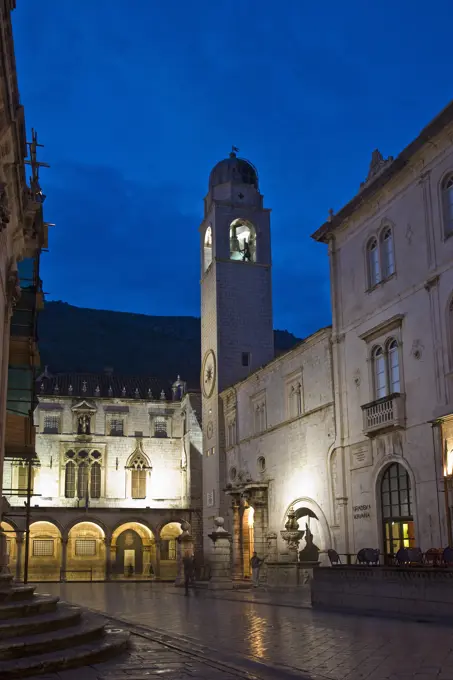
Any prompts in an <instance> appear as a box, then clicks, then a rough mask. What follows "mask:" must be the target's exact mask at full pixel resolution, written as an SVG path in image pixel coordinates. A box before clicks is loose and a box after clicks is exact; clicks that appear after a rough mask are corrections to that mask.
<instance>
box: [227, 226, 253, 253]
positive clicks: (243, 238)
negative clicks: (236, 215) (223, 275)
mask: <svg viewBox="0 0 453 680" xmlns="http://www.w3.org/2000/svg"><path fill="white" fill-rule="evenodd" d="M230 259H231V260H240V261H242V262H256V230H255V227H254V226H253V224H252V223H251V222H248V221H247V220H240V219H239V220H234V221H233V222H232V223H231V224H230Z"/></svg>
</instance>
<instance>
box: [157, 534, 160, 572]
mask: <svg viewBox="0 0 453 680" xmlns="http://www.w3.org/2000/svg"><path fill="white" fill-rule="evenodd" d="M159 579H160V538H156V581H158V580H159Z"/></svg>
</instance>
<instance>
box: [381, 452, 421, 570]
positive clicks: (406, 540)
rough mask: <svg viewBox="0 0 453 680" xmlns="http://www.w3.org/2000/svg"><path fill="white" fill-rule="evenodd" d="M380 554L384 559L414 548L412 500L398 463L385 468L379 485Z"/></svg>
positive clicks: (406, 472) (404, 474) (408, 483)
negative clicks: (382, 550)
mask: <svg viewBox="0 0 453 680" xmlns="http://www.w3.org/2000/svg"><path fill="white" fill-rule="evenodd" d="M381 512H382V521H383V533H384V550H385V555H386V556H387V557H391V556H393V555H395V554H396V553H397V552H398V550H399V549H400V548H412V547H414V545H415V528H414V518H413V514H412V513H413V499H412V488H411V481H410V477H409V473H408V471H407V470H406V468H404V467H403V466H402V465H400V464H399V463H392V464H391V465H389V466H388V467H387V468H386V470H385V472H384V475H383V477H382V481H381Z"/></svg>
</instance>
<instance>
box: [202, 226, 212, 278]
mask: <svg viewBox="0 0 453 680" xmlns="http://www.w3.org/2000/svg"><path fill="white" fill-rule="evenodd" d="M211 262H212V227H211V225H209V227H208V228H207V229H206V232H205V235H204V246H203V271H204V272H205V271H207V269H208V268H209V266H210V264H211Z"/></svg>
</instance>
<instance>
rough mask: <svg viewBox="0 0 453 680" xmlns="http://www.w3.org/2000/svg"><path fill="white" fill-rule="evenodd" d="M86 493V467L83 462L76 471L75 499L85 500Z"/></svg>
mask: <svg viewBox="0 0 453 680" xmlns="http://www.w3.org/2000/svg"><path fill="white" fill-rule="evenodd" d="M87 491H88V465H87V464H86V463H85V462H83V463H80V464H79V467H78V470H77V497H78V498H85V496H86V495H87Z"/></svg>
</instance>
